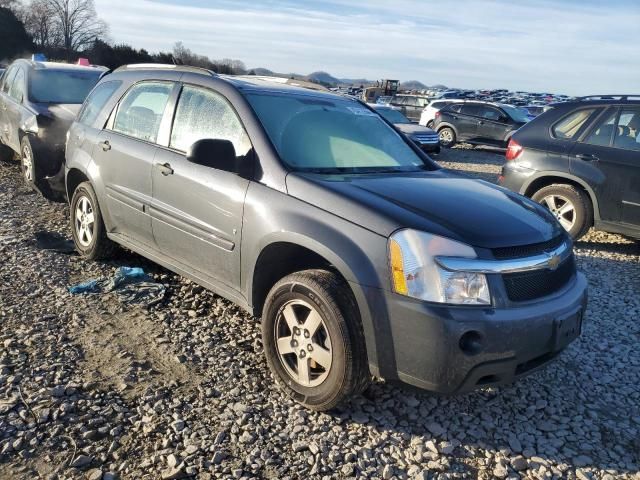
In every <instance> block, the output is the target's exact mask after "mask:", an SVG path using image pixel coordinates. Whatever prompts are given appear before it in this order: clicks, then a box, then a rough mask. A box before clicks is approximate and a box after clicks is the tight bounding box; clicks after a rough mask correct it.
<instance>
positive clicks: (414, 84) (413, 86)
mask: <svg viewBox="0 0 640 480" xmlns="http://www.w3.org/2000/svg"><path fill="white" fill-rule="evenodd" d="M400 88H402V89H403V90H426V89H427V88H429V87H427V86H426V85H425V84H424V83H422V82H419V81H418V80H409V81H407V82H400Z"/></svg>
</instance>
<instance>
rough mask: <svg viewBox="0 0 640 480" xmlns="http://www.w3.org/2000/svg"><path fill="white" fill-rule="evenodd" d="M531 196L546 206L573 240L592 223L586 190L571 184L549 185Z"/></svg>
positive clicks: (591, 213)
mask: <svg viewBox="0 0 640 480" xmlns="http://www.w3.org/2000/svg"><path fill="white" fill-rule="evenodd" d="M531 198H532V199H533V200H535V201H536V202H538V203H540V204H542V205H544V206H545V207H547V208H548V209H549V210H550V211H551V213H552V214H553V215H554V216H555V217H556V219H557V220H558V222H560V225H562V227H563V228H564V229H565V230H566V231H567V232H568V233H569V235H570V236H571V238H573V239H574V240H578V239H579V238H580V237H582V236H583V235H584V234H585V233H587V231H589V229H590V228H591V226H592V225H593V208H592V207H591V201H590V199H589V197H588V196H587V194H586V192H584V191H583V190H580V189H578V188H576V187H574V186H573V185H567V184H553V185H549V186H547V187H544V188H541V189H540V190H538V191H537V192H536V193H534V194H533V196H532V197H531Z"/></svg>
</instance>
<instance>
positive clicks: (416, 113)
mask: <svg viewBox="0 0 640 480" xmlns="http://www.w3.org/2000/svg"><path fill="white" fill-rule="evenodd" d="M428 104H429V98H428V97H423V96H420V95H394V96H393V98H392V99H391V101H390V102H389V103H388V105H390V106H392V107H398V108H399V109H400V111H401V112H402V114H403V115H404V116H405V117H407V118H408V119H409V120H411V121H412V122H416V123H417V122H418V120H420V115H421V114H422V110H424V107H426V106H427V105H428Z"/></svg>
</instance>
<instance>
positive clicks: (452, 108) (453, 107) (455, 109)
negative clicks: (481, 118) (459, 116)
mask: <svg viewBox="0 0 640 480" xmlns="http://www.w3.org/2000/svg"><path fill="white" fill-rule="evenodd" d="M447 110H450V111H452V112H456V113H460V110H462V104H457V105H451V106H450V107H449V108H448V109H447Z"/></svg>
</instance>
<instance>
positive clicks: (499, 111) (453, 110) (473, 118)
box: [433, 102, 529, 147]
mask: <svg viewBox="0 0 640 480" xmlns="http://www.w3.org/2000/svg"><path fill="white" fill-rule="evenodd" d="M528 121H529V118H528V117H527V115H526V114H525V113H524V112H522V111H521V110H520V109H518V108H516V107H513V106H511V105H505V104H500V103H490V102H463V103H456V104H451V105H447V106H445V107H444V108H443V109H441V110H440V111H438V112H437V113H436V118H435V121H434V123H433V129H434V130H436V131H437V132H438V135H439V136H440V144H441V145H442V146H443V147H452V146H454V145H455V144H456V143H457V142H467V143H472V144H478V145H493V146H498V147H506V146H507V143H509V139H510V138H511V135H513V134H514V132H515V131H516V130H518V129H519V128H520V127H521V126H522V125H524V124H525V123H527V122H528Z"/></svg>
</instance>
